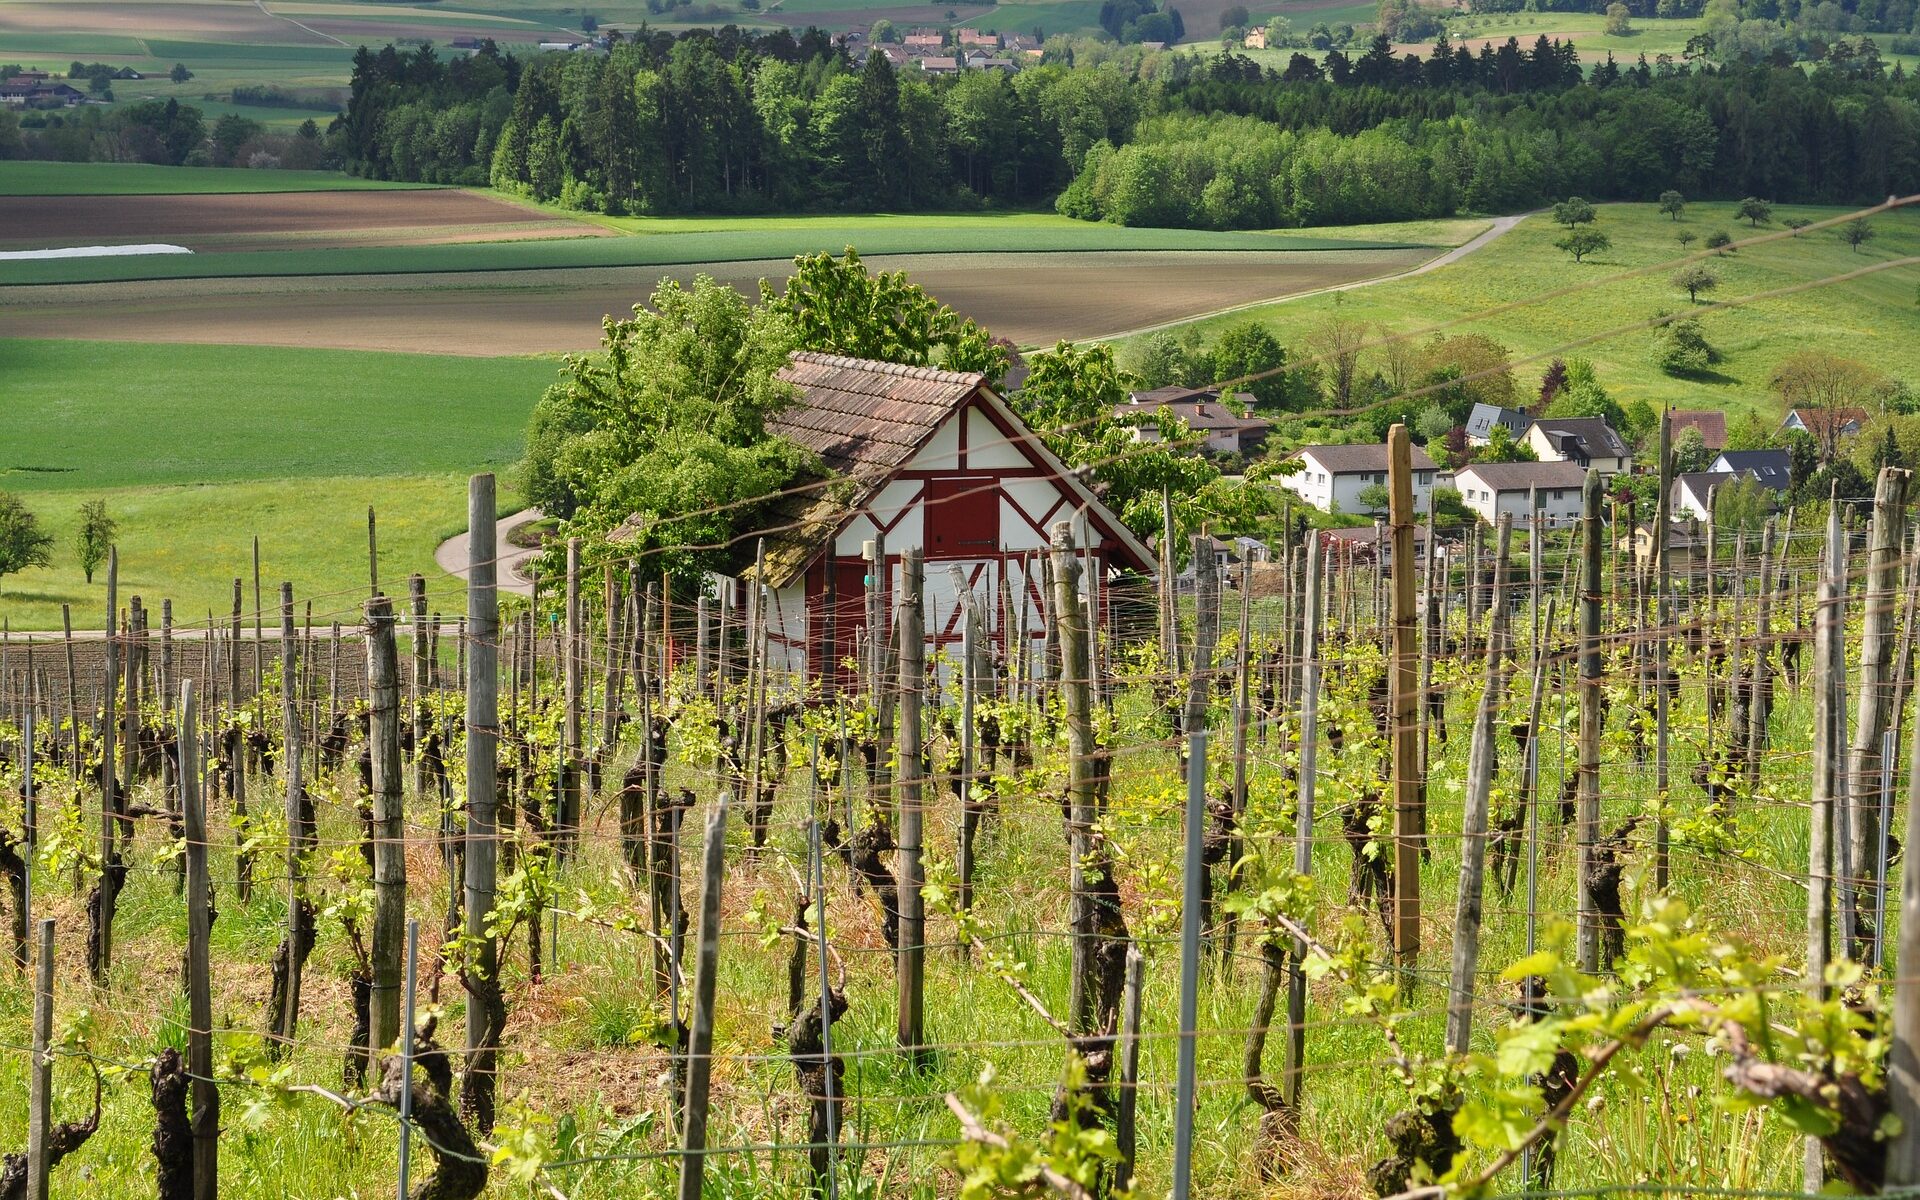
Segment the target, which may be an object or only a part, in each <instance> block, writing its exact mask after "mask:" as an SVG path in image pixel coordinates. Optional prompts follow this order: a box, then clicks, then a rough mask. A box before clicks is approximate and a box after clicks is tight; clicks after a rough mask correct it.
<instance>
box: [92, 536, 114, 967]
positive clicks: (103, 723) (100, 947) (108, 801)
mask: <svg viewBox="0 0 1920 1200" xmlns="http://www.w3.org/2000/svg"><path fill="white" fill-rule="evenodd" d="M119 605H120V551H119V548H118V547H114V546H109V547H108V548H107V628H106V643H105V645H104V646H103V647H102V649H104V651H105V652H106V661H107V676H106V692H105V695H104V696H103V698H102V700H101V704H100V713H101V717H100V883H99V885H98V886H99V888H100V904H99V906H98V909H97V911H96V913H95V914H94V915H93V927H92V928H91V929H90V930H88V934H89V937H88V941H87V970H88V973H89V974H91V975H92V976H93V981H94V983H96V984H98V985H100V986H102V987H105V986H106V983H107V972H108V971H109V970H111V969H112V967H113V916H114V911H115V910H116V909H117V908H118V907H119V901H120V873H119V872H118V871H117V870H116V868H117V867H118V866H119V863H120V851H119V847H118V841H117V838H118V830H117V828H116V826H117V825H118V817H119V812H118V803H117V800H116V796H115V793H116V788H115V787H114V771H113V743H114V734H115V725H116V720H115V716H114V706H115V704H116V703H117V702H118V701H119V694H120V678H119V677H120V648H119V635H118V632H117V630H118V624H119V620H120V607H119Z"/></svg>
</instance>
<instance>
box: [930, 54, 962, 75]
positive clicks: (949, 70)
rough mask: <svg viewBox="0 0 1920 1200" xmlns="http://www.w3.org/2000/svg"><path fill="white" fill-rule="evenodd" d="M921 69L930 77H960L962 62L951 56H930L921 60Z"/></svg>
mask: <svg viewBox="0 0 1920 1200" xmlns="http://www.w3.org/2000/svg"><path fill="white" fill-rule="evenodd" d="M920 69H921V70H922V71H925V72H926V73H927V74H929V75H958V74H959V73H960V60H959V59H957V58H955V57H954V56H953V55H951V54H929V55H927V56H926V57H925V58H923V59H921V60H920Z"/></svg>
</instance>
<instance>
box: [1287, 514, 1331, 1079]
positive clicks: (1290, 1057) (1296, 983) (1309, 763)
mask: <svg viewBox="0 0 1920 1200" xmlns="http://www.w3.org/2000/svg"><path fill="white" fill-rule="evenodd" d="M1306 551H1307V553H1306V572H1305V575H1306V577H1305V580H1304V583H1305V588H1304V594H1305V605H1304V607H1303V608H1302V610H1301V621H1300V625H1301V630H1300V644H1301V655H1300V789H1299V799H1298V803H1297V805H1296V808H1297V814H1296V816H1295V817H1294V832H1293V872H1294V874H1296V875H1311V874H1312V873H1313V806H1314V799H1315V795H1314V793H1315V784H1316V782H1317V779H1316V776H1317V772H1318V763H1319V757H1320V575H1321V571H1320V536H1319V534H1317V533H1315V534H1312V535H1310V536H1309V538H1308V541H1307V546H1306ZM1306 961H1307V943H1306V940H1305V939H1304V938H1301V937H1298V936H1296V937H1295V938H1294V939H1293V950H1292V953H1291V954H1289V955H1288V957H1287V1048H1286V1062H1285V1067H1284V1068H1283V1074H1282V1076H1281V1092H1282V1094H1283V1095H1284V1096H1285V1097H1286V1103H1287V1108H1288V1109H1289V1110H1290V1111H1292V1112H1294V1113H1296V1114H1297V1113H1298V1112H1299V1111H1300V1085H1301V1081H1302V1080H1303V1079H1304V1078H1305V1077H1306V1053H1307V972H1306Z"/></svg>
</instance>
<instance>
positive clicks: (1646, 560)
mask: <svg viewBox="0 0 1920 1200" xmlns="http://www.w3.org/2000/svg"><path fill="white" fill-rule="evenodd" d="M1656 528H1657V526H1656V525H1655V524H1654V523H1653V522H1652V521H1642V522H1640V523H1639V524H1638V525H1636V526H1634V529H1633V537H1632V545H1631V547H1628V546H1626V545H1622V546H1621V549H1629V548H1631V549H1632V551H1633V562H1634V566H1636V567H1638V568H1639V569H1640V570H1641V571H1651V570H1653V569H1654V568H1655V567H1657V566H1659V564H1658V563H1656V562H1655V561H1654V549H1655V547H1654V544H1653V533H1654V530H1655V529H1656ZM1626 540H1627V539H1625V538H1623V539H1621V541H1622V542H1625V541H1626ZM1706 558H1707V555H1706V537H1705V535H1703V534H1702V533H1701V532H1700V524H1699V522H1698V521H1695V520H1686V521H1669V522H1667V569H1668V570H1669V571H1671V572H1673V573H1674V574H1675V575H1691V574H1692V572H1693V569H1694V567H1695V566H1697V565H1699V564H1701V563H1704V562H1706Z"/></svg>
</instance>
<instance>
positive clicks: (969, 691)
mask: <svg viewBox="0 0 1920 1200" xmlns="http://www.w3.org/2000/svg"><path fill="white" fill-rule="evenodd" d="M952 573H953V594H954V595H955V596H956V597H958V598H959V603H960V833H959V838H958V841H957V843H956V846H955V851H954V859H955V869H956V871H957V873H958V875H959V877H960V878H959V884H960V899H959V907H960V911H961V912H969V911H971V910H972V908H973V853H974V836H975V834H977V833H978V832H979V828H980V806H979V802H978V801H976V800H975V799H974V795H973V786H974V774H975V771H976V769H977V764H976V762H975V760H976V759H977V758H978V757H979V748H978V745H977V742H976V734H975V732H974V704H975V701H976V700H977V699H978V695H979V691H980V633H981V630H980V606H979V602H978V601H977V600H976V599H975V597H974V594H973V590H972V589H971V588H969V587H968V586H967V580H966V574H965V572H963V571H962V570H961V569H960V568H959V567H957V566H956V567H953V568H952ZM958 941H959V944H958V946H957V947H956V949H957V951H958V953H959V954H960V956H961V957H962V958H966V957H968V956H969V955H970V954H971V950H972V948H971V946H970V945H969V944H968V943H967V942H966V941H965V940H964V939H958Z"/></svg>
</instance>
